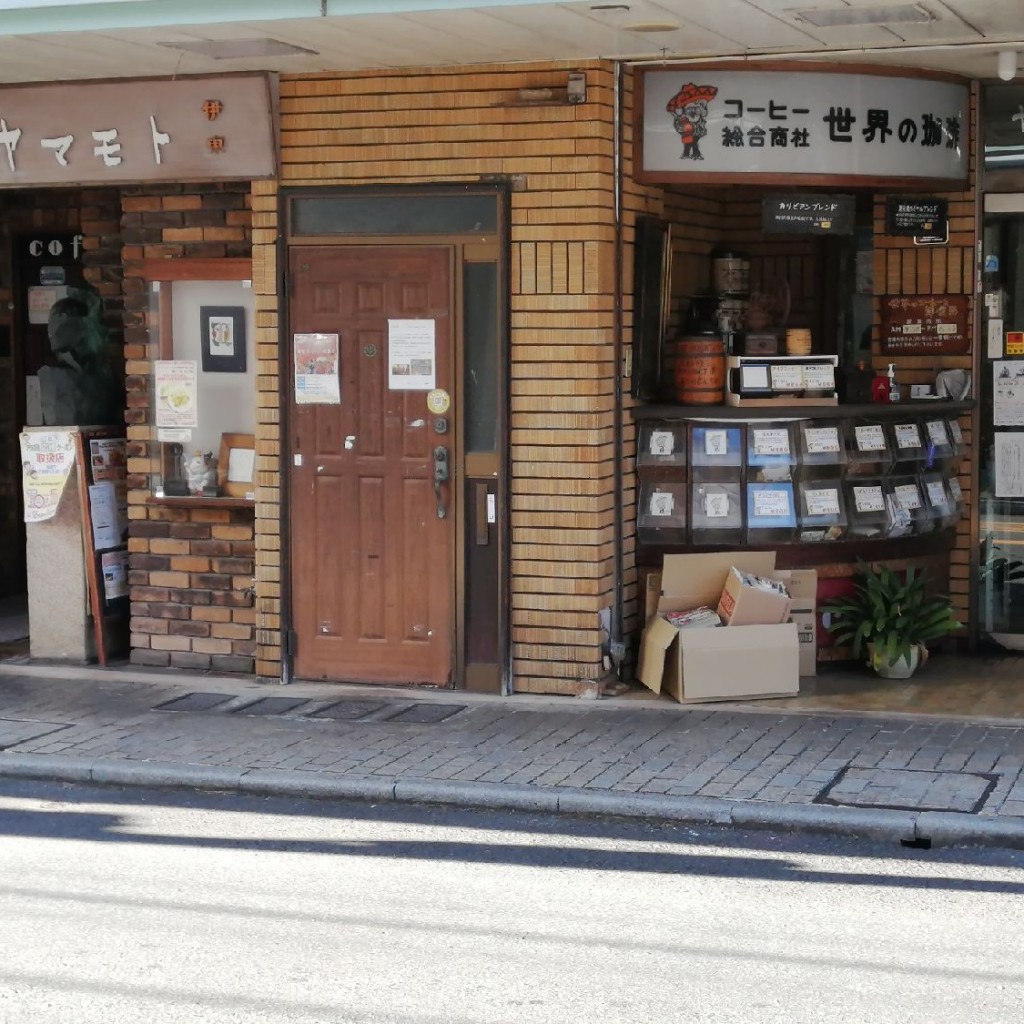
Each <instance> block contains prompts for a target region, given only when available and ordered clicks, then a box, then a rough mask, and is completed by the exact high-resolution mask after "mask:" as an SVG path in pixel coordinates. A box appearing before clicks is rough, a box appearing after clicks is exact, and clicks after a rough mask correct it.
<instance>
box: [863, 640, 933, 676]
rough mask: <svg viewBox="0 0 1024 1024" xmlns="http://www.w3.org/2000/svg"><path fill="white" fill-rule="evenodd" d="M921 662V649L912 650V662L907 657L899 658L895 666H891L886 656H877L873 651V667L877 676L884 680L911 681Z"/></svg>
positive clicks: (914, 648) (912, 648)
mask: <svg viewBox="0 0 1024 1024" xmlns="http://www.w3.org/2000/svg"><path fill="white" fill-rule="evenodd" d="M920 660H921V648H920V647H911V648H910V660H909V661H908V660H907V658H906V657H902V658H897V659H896V664H895V665H890V664H889V659H888V658H887V657H886V656H885V655H884V654H877V655H876V654H875V650H874V648H872V649H871V667H872V668H873V669H874V670H875V673H876V674H877V675H880V676H881V677H882V678H883V679H909V678H910V677H911V676H912V675H913V674H914V673H915V672H916V671H917V666H918V664H919V663H920Z"/></svg>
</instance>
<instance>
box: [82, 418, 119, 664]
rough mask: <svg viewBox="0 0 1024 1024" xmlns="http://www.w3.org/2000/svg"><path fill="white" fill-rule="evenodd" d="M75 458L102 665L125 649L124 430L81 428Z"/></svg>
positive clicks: (88, 584) (87, 573)
mask: <svg viewBox="0 0 1024 1024" xmlns="http://www.w3.org/2000/svg"><path fill="white" fill-rule="evenodd" d="M75 462H76V464H77V470H78V489H79V496H80V498H81V502H82V539H83V542H84V547H85V555H86V558H85V578H86V587H87V590H88V592H89V610H90V612H91V613H92V622H93V631H94V635H95V638H96V654H97V657H98V658H99V663H100V664H101V665H106V663H107V659H108V658H109V657H110V656H116V655H119V654H125V653H127V651H128V645H129V637H128V621H129V618H128V617H129V601H128V519H127V502H128V462H127V440H126V438H125V436H124V430H123V429H122V430H121V431H120V432H119V431H118V429H117V428H116V427H109V428H107V427H81V428H80V429H79V430H78V431H77V432H76V434H75Z"/></svg>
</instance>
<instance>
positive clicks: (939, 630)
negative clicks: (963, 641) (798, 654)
mask: <svg viewBox="0 0 1024 1024" xmlns="http://www.w3.org/2000/svg"><path fill="white" fill-rule="evenodd" d="M822 610H823V611H825V612H828V613H830V614H831V616H832V620H831V622H830V623H829V625H828V630H829V632H830V633H831V634H832V635H833V636H834V637H835V638H836V641H837V642H838V643H840V644H848V645H849V646H850V647H851V648H852V649H853V654H854V656H855V657H860V656H861V654H862V652H863V651H864V649H865V648H866V647H867V646H868V645H870V646H871V647H872V648H873V652H874V655H873V656H874V659H876V660H877V659H884V661H885V663H886V664H888V665H890V666H892V665H895V664H896V663H897V662H898V661H900V659H905V660H906V661H907V662H910V661H911V655H912V652H913V651H914V649H915V648H919V647H924V646H926V645H927V644H928V643H929V642H930V641H934V640H939V639H941V638H942V637H944V636H947V635H948V634H949V633H952V632H953V631H954V630H956V629H959V628H960V623H959V622H958V621H957V620H956V618H954V616H953V608H952V605H951V604H950V601H949V598H948V597H945V596H939V595H932V594H929V593H928V583H927V579H926V578H925V577H924V576H923V575H922V574H920V573H917V572H915V571H914V570H913V569H908V570H907V572H906V576H905V577H904V576H902V575H901V574H899V573H896V572H894V571H893V570H892V569H888V568H882V569H878V570H875V569H873V568H871V567H870V566H868V565H864V564H863V563H862V564H861V566H860V570H859V572H858V574H857V578H856V583H855V584H854V591H853V593H852V594H850V595H849V596H847V597H841V598H836V599H835V600H833V601H830V602H828V603H827V604H826V605H825V606H824V607H823V609H822Z"/></svg>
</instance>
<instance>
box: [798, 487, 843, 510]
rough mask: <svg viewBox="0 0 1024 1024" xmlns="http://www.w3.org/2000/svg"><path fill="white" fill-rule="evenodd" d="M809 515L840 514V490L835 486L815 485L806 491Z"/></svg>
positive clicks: (805, 499)
mask: <svg viewBox="0 0 1024 1024" xmlns="http://www.w3.org/2000/svg"><path fill="white" fill-rule="evenodd" d="M804 501H806V502H807V514H808V515H809V516H837V515H839V492H838V491H837V490H836V489H835V488H834V487H815V488H808V489H807V490H806V491H804Z"/></svg>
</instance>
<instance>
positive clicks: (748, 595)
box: [718, 566, 790, 626]
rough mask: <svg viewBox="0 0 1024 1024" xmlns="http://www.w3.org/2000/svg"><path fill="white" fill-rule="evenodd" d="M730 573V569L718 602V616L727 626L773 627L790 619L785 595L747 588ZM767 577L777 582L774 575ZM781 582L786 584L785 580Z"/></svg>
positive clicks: (788, 599) (738, 577) (776, 576)
mask: <svg viewBox="0 0 1024 1024" xmlns="http://www.w3.org/2000/svg"><path fill="white" fill-rule="evenodd" d="M732 569H733V567H732V566H730V568H729V572H728V575H727V576H726V577H725V586H724V587H723V588H722V595H721V597H720V598H719V600H718V614H719V615H721V616H722V621H723V622H724V623H725V624H726V625H727V626H774V625H777V624H778V623H780V622H785V621H786V619H788V618H789V606H790V598H789V594H788V593H785V594H780V593H777V592H774V591H769V590H761V589H759V588H758V587H751V586H748V585H747V584H745V583H744V582H743V579H742V577H740V576H739V575H737V574H736V573H734V572H733V571H732ZM759 575H761V574H759ZM766 575H767V578H768V579H778V578H779V574H777V573H769V574H766ZM780 582H783V583H786V582H788V576H787V579H786V580H783V581H780Z"/></svg>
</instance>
